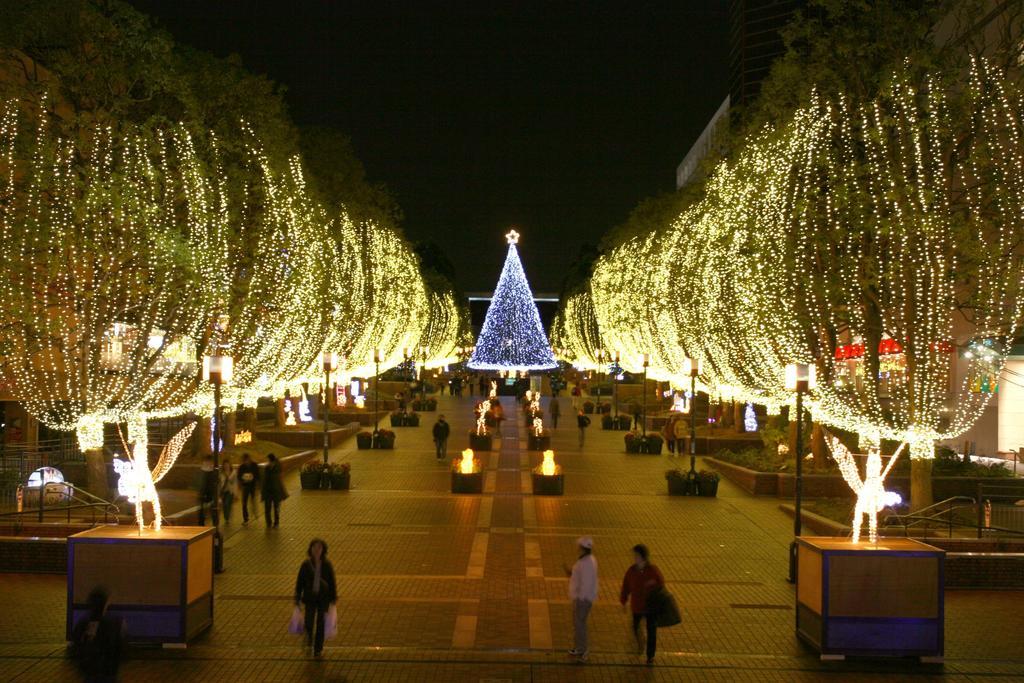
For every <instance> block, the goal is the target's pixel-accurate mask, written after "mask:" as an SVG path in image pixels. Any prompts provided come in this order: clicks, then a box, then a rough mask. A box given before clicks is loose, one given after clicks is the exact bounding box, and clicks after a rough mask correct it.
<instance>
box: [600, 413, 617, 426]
mask: <svg viewBox="0 0 1024 683" xmlns="http://www.w3.org/2000/svg"><path fill="white" fill-rule="evenodd" d="M601 429H615V420H614V419H612V416H611V415H607V414H605V415H602V416H601Z"/></svg>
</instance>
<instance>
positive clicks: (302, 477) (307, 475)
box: [299, 472, 323, 491]
mask: <svg viewBox="0 0 1024 683" xmlns="http://www.w3.org/2000/svg"><path fill="white" fill-rule="evenodd" d="M322 484H323V473H322V472H299V486H300V487H301V488H302V490H303V491H310V490H315V489H318V488H320V486H321V485H322Z"/></svg>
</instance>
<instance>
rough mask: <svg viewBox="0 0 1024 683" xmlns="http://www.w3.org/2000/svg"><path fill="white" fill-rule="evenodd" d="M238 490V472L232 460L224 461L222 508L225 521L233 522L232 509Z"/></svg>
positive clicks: (222, 469) (222, 466)
mask: <svg viewBox="0 0 1024 683" xmlns="http://www.w3.org/2000/svg"><path fill="white" fill-rule="evenodd" d="M237 488H238V472H236V471H235V468H234V466H233V465H232V464H231V459H230V458H225V459H224V464H223V465H221V466H220V506H221V508H222V509H223V510H224V521H225V522H226V523H230V522H231V507H232V505H233V504H234V502H235V489H237Z"/></svg>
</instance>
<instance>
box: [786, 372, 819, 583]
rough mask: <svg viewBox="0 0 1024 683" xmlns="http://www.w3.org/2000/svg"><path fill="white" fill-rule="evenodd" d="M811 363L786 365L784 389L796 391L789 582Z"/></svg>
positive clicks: (798, 523) (793, 572) (793, 571)
mask: <svg viewBox="0 0 1024 683" xmlns="http://www.w3.org/2000/svg"><path fill="white" fill-rule="evenodd" d="M814 375H815V372H814V364H813V363H790V364H789V365H787V366H786V389H788V390H790V391H795V392H796V486H795V487H794V491H793V493H794V496H793V513H794V514H793V542H792V543H791V544H790V546H789V582H790V583H796V579H797V558H796V552H797V551H796V539H797V538H799V537H800V533H801V531H802V528H803V519H802V514H803V513H802V510H801V504H802V503H803V489H804V434H803V423H804V400H803V399H804V394H805V393H807V392H808V391H810V390H811V389H813V388H814V386H815V376H814Z"/></svg>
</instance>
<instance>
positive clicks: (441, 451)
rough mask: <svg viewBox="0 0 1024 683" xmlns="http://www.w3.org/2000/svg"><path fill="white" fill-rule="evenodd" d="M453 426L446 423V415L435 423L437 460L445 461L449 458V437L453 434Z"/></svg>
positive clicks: (440, 416)
mask: <svg viewBox="0 0 1024 683" xmlns="http://www.w3.org/2000/svg"><path fill="white" fill-rule="evenodd" d="M451 432H452V428H451V426H450V425H449V424H448V423H447V422H445V420H444V415H439V416H438V417H437V422H435V423H434V431H433V434H434V448H435V449H436V450H437V459H438V460H444V459H445V458H447V457H448V435H449V434H451Z"/></svg>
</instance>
